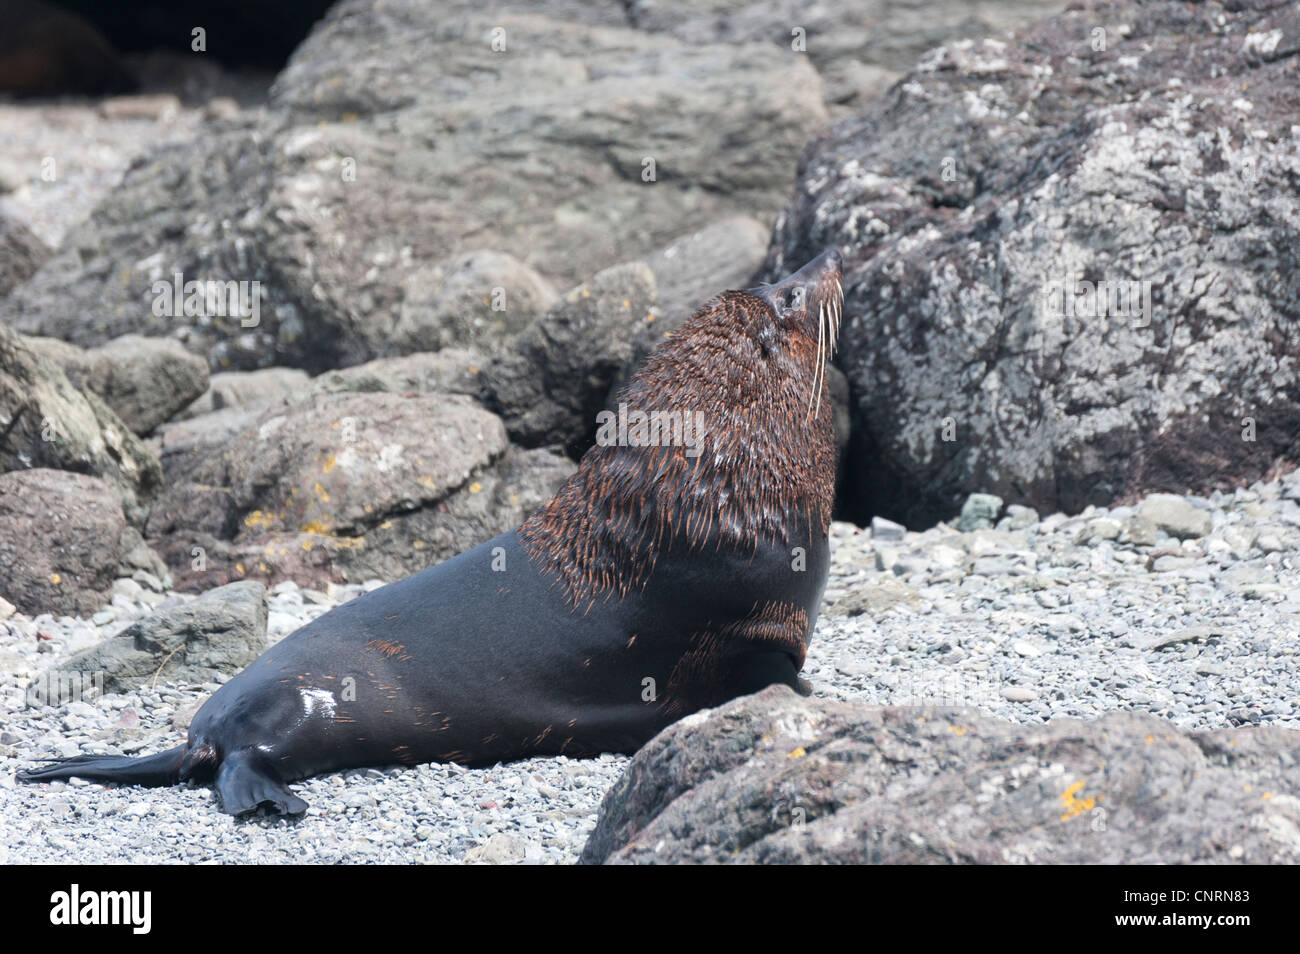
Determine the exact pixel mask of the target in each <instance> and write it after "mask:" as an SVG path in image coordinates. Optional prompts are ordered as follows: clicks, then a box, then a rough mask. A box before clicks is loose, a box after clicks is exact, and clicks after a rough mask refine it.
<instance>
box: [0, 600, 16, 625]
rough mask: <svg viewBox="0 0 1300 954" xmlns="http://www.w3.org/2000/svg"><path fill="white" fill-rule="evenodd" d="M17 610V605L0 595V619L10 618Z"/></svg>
mask: <svg viewBox="0 0 1300 954" xmlns="http://www.w3.org/2000/svg"><path fill="white" fill-rule="evenodd" d="M17 611H18V610H17V607H15V606H14V604H13V603H10V602H9V601H8V600H7V599H5V598H4V597H3V596H0V621H3V620H6V619H8V618H9V617H10V616H13V615H14V613H16V612H17Z"/></svg>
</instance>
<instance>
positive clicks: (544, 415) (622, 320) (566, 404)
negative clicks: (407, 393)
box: [482, 262, 655, 455]
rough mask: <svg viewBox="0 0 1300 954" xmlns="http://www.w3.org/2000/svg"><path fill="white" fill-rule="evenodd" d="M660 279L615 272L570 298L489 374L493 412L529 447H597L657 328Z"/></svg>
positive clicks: (641, 272)
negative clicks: (608, 413)
mask: <svg viewBox="0 0 1300 954" xmlns="http://www.w3.org/2000/svg"><path fill="white" fill-rule="evenodd" d="M654 305H655V276H654V273H653V272H652V271H650V269H649V268H648V267H647V266H646V265H645V264H644V263H642V262H632V263H628V264H624V265H616V266H614V267H612V268H607V269H605V270H604V271H603V272H600V273H599V274H598V275H596V276H595V277H594V278H592V279H591V281H589V282H586V283H584V284H582V285H579V286H578V287H577V288H574V289H573V290H571V291H570V292H568V293H567V294H566V295H565V296H564V297H563V298H562V299H561V300H560V301H559V302H557V303H556V305H555V307H554V308H552V309H551V310H550V311H549V312H547V313H546V314H545V315H544V316H543V317H542V318H540V319H538V320H537V321H536V322H534V323H533V325H532V326H531V327H529V328H528V330H527V331H525V332H524V333H523V334H521V335H520V336H519V337H518V338H516V339H515V341H514V343H513V344H512V345H511V346H510V347H508V348H505V349H502V350H501V351H499V352H497V353H496V354H495V355H494V356H493V358H492V361H491V363H490V364H489V365H488V366H487V367H486V368H484V369H483V375H482V377H483V390H484V394H485V397H486V400H487V402H488V406H489V407H491V408H492V409H493V410H495V411H497V412H498V413H499V414H501V416H502V417H503V418H504V419H505V422H506V428H507V430H509V432H510V437H511V438H512V439H513V440H515V441H516V442H518V443H520V444H523V445H524V446H525V447H541V446H547V445H553V444H561V445H563V446H565V447H567V448H568V449H569V450H570V451H571V452H572V453H574V454H575V455H576V454H578V453H579V452H581V451H582V450H583V449H585V448H586V447H587V446H589V445H590V443H591V440H592V437H593V435H594V434H595V432H596V415H597V413H598V412H599V411H600V410H601V409H602V408H603V407H605V404H606V398H607V397H608V395H609V390H610V386H611V385H612V384H613V383H614V381H615V379H616V378H617V377H618V375H619V373H620V371H621V370H622V369H623V368H624V367H625V366H627V365H628V363H629V362H630V361H631V359H632V356H633V353H634V352H633V342H634V340H635V339H636V337H637V335H638V333H639V332H640V331H641V329H642V328H644V327H646V326H648V325H653V324H654V321H655V314H654V311H653V309H654Z"/></svg>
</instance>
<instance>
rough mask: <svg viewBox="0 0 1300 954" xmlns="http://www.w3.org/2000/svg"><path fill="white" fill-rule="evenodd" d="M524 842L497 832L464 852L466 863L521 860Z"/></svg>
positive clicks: (489, 863) (494, 863)
mask: <svg viewBox="0 0 1300 954" xmlns="http://www.w3.org/2000/svg"><path fill="white" fill-rule="evenodd" d="M526 853H527V852H526V849H525V846H524V843H523V842H522V841H520V840H519V839H517V838H512V837H510V836H509V835H506V834H503V833H501V832H497V833H496V834H495V835H493V836H492V837H491V838H489V839H488V840H487V841H486V842H484V843H483V844H481V845H477V846H475V847H473V848H471V849H470V850H469V851H467V852H465V863H466V864H486V865H501V864H512V863H514V862H518V861H523V860H524V855H525V854H526Z"/></svg>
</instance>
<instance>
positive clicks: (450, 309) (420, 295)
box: [388, 250, 557, 354]
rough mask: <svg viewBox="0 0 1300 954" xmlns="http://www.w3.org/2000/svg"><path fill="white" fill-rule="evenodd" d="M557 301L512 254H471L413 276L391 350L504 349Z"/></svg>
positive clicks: (540, 279)
mask: <svg viewBox="0 0 1300 954" xmlns="http://www.w3.org/2000/svg"><path fill="white" fill-rule="evenodd" d="M556 297H557V296H556V292H555V289H554V288H553V287H552V286H551V283H550V282H548V281H547V280H546V279H545V278H543V277H542V276H541V275H539V274H538V273H537V271H536V270H535V269H533V268H530V267H529V266H527V265H525V264H524V263H523V262H521V261H519V259H517V258H515V257H514V256H513V255H505V254H503V253H501V252H493V251H490V250H484V251H477V252H469V253H467V254H465V255H462V256H459V257H457V258H455V259H452V260H451V261H448V262H442V263H438V264H436V265H432V266H428V267H426V268H422V269H420V270H418V271H415V272H412V273H411V275H410V276H409V277H408V278H407V279H406V281H405V283H404V284H403V286H402V306H401V310H400V313H399V315H398V319H397V323H396V324H395V325H394V326H393V333H392V337H391V339H390V340H389V343H388V348H389V349H390V350H392V351H396V352H397V353H399V354H406V353H410V352H413V351H437V350H438V349H440V348H450V347H458V346H464V345H477V346H481V347H487V348H493V347H501V346H503V345H506V344H508V343H509V341H510V339H511V338H513V337H514V336H515V335H517V334H518V333H519V332H521V331H523V330H524V329H525V328H526V327H528V325H529V324H530V323H531V322H532V320H533V319H534V318H536V317H538V316H539V315H541V314H542V313H543V312H545V311H546V309H547V308H549V307H550V306H551V304H552V303H553V302H554V301H555V299H556Z"/></svg>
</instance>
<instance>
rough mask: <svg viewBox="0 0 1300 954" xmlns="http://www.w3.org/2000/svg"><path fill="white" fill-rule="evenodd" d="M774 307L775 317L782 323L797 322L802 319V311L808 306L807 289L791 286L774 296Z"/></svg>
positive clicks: (801, 286)
mask: <svg viewBox="0 0 1300 954" xmlns="http://www.w3.org/2000/svg"><path fill="white" fill-rule="evenodd" d="M774 305H775V308H776V316H777V317H778V318H780V319H781V321H782V323H784V324H789V323H791V322H793V321H798V320H799V319H800V318H802V317H803V313H804V309H805V308H806V307H807V305H808V289H806V288H804V287H803V285H793V286H791V287H790V288H788V289H786V290H785V291H783V292H781V293H780V294H779V295H776V296H775V302H774Z"/></svg>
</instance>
